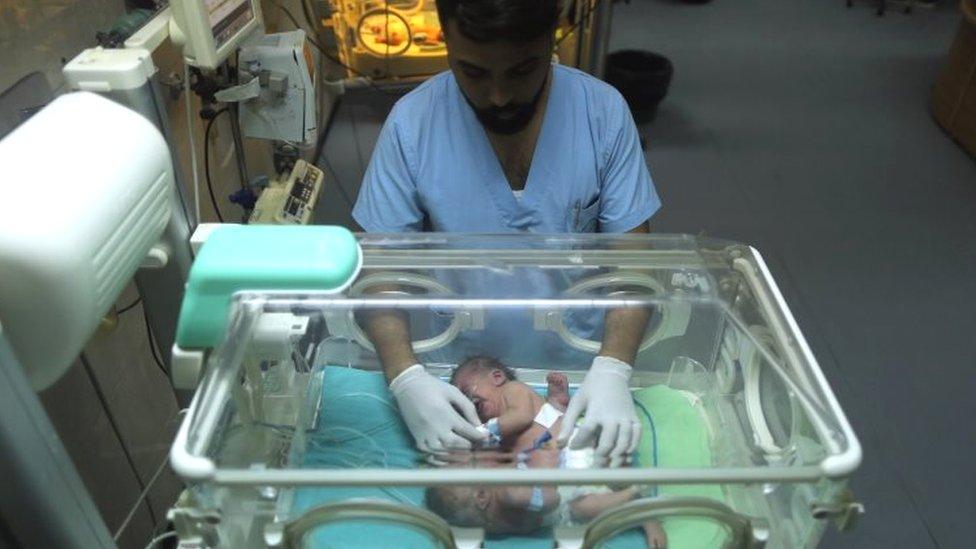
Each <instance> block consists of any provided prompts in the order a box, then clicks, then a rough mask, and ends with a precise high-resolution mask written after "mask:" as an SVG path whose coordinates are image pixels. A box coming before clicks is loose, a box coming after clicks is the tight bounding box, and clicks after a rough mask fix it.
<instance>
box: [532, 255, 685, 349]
mask: <svg viewBox="0 0 976 549" xmlns="http://www.w3.org/2000/svg"><path fill="white" fill-rule="evenodd" d="M665 293H666V292H665V288H664V285H663V284H661V282H659V281H658V280H657V279H656V278H655V277H653V276H651V275H649V274H646V273H641V272H627V271H616V272H613V273H608V274H603V275H598V276H594V277H591V278H587V279H584V280H582V281H580V282H578V283H576V284H574V285H573V286H571V287H570V288H569V289H567V290H566V291H565V292H564V293H563V295H564V296H565V297H574V298H575V297H591V298H597V299H605V298H617V299H626V298H644V299H646V298H653V297H655V296H659V295H664V294H665ZM647 308H650V309H652V314H651V316H650V318H649V320H648V324H647V327H646V328H645V329H644V336H643V338H642V343H641V345H640V350H642V351H643V350H645V349H647V348H649V347H650V346H651V345H653V344H654V343H656V342H657V341H659V340H660V339H662V338H663V337H665V336H668V335H678V333H680V332H681V331H682V330H683V329H684V327H685V325H687V320H688V316H689V311H686V310H685V309H686V308H680V307H676V306H675V305H674V304H669V305H667V306H656V305H649V306H648V307H647ZM677 309H681V310H677ZM605 315H606V309H590V310H586V311H576V310H573V309H564V310H561V311H557V314H556V315H555V317H554V319H555V322H554V323H553V325H551V326H549V328H550V329H552V330H553V331H555V332H557V333H559V335H560V337H561V338H562V339H563V340H564V341H565V342H566V343H568V344H569V345H571V346H572V347H575V348H577V349H580V350H583V351H588V352H597V351H598V350H599V349H600V340H601V338H602V329H603V320H604V316H605Z"/></svg>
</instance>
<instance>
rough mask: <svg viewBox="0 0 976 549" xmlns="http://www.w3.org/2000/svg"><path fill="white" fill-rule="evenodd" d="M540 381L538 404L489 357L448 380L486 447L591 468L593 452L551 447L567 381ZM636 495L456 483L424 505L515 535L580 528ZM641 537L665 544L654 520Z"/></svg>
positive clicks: (528, 459) (526, 460) (530, 461)
mask: <svg viewBox="0 0 976 549" xmlns="http://www.w3.org/2000/svg"><path fill="white" fill-rule="evenodd" d="M546 381H547V382H548V393H547V398H546V399H543V398H542V397H541V396H539V395H538V394H536V392H535V391H533V390H532V388H531V387H529V386H528V385H526V384H525V383H522V382H520V381H518V380H516V378H515V373H514V372H513V371H512V370H511V369H510V368H508V367H507V366H505V365H503V364H502V363H501V362H499V361H498V360H496V359H494V358H490V357H474V358H470V359H468V360H466V361H464V362H463V363H462V364H461V365H460V366H458V368H457V369H456V370H455V371H454V374H453V376H452V377H451V383H452V384H453V385H455V386H457V387H458V388H459V389H460V390H461V392H462V393H464V395H465V396H467V397H468V398H469V399H471V401H472V402H473V403H474V405H475V408H476V409H477V411H478V417H479V419H481V421H483V422H484V423H483V424H482V428H483V429H484V430H486V431H487V432H488V433H489V436H490V444H492V445H494V446H495V447H498V448H500V449H502V450H508V451H511V452H516V455H517V458H516V464H515V466H516V467H518V468H535V467H551V468H554V467H561V466H563V467H566V466H568V467H574V466H576V467H580V466H589V464H590V463H591V462H592V449H589V450H562V451H560V450H559V448H557V447H556V445H555V441H554V434H555V433H558V432H559V431H558V430H559V427H560V424H561V422H562V415H563V413H564V412H565V411H566V406H567V405H568V404H569V382H568V380H567V378H566V376H565V375H564V374H562V373H559V372H551V373H550V374H549V375H548V376H547V377H546ZM572 462H577V463H572ZM498 465H499V466H504V465H503V464H501V463H499V464H498ZM638 497H640V492H639V491H638V490H637V489H635V488H624V489H620V490H611V489H610V488H606V487H599V486H581V487H574V486H562V487H559V488H556V487H554V486H500V487H493V486H484V487H471V486H462V487H442V488H430V489H428V491H427V504H428V506H429V507H430V508H431V509H432V510H433V511H435V512H437V513H438V514H440V515H441V516H443V517H444V518H445V519H447V520H448V522H451V523H452V524H455V525H457V526H468V527H474V526H479V527H483V528H485V530H486V531H487V532H489V533H512V534H515V533H531V532H533V531H535V530H537V529H539V528H540V527H543V526H547V525H552V524H554V523H556V522H559V523H563V524H573V523H586V522H588V521H590V520H591V519H593V518H594V517H596V516H597V515H599V514H600V513H602V512H603V511H606V510H608V509H611V508H613V507H616V506H619V505H622V504H624V503H626V502H628V501H631V500H633V499H636V498H638ZM644 532H645V536H646V538H647V544H648V547H654V548H663V547H665V546H666V545H667V537H666V535H665V533H664V530H663V529H662V528H661V525H660V524H659V523H657V522H654V521H651V522H648V523H646V524H644Z"/></svg>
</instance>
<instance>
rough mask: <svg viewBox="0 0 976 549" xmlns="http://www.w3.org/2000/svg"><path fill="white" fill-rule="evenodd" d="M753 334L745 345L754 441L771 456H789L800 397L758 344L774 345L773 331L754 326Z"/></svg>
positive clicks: (779, 458) (777, 458) (743, 353)
mask: <svg viewBox="0 0 976 549" xmlns="http://www.w3.org/2000/svg"><path fill="white" fill-rule="evenodd" d="M750 334H751V336H752V337H751V338H743V342H742V347H741V349H742V351H741V356H742V366H743V368H744V370H745V372H744V376H745V394H744V397H745V404H746V414H747V417H748V419H749V423H750V424H751V426H752V429H753V437H754V441H755V443H756V445H757V446H758V447H759V448H760V449H761V450H762V451H763V453H764V454H765V455H766V458H767V460H770V461H782V460H784V459H787V458H788V457H789V455H788V454H789V453H790V451H791V445H792V439H793V436H794V435H795V430H796V422H797V420H798V417H797V409H796V399H795V398H794V396H793V393H792V391H790V390H789V388H788V387H787V386H786V384H785V383H784V382H783V380H782V379H780V378H779V376H778V374H777V373H776V372H775V371H774V369H773V368H771V367H769V364H768V362H767V360H766V358H765V357H764V356H763V353H762V352H760V350H759V349H758V347H757V345H762V346H764V347H765V348H766V349H774V348H775V347H774V345H773V344H774V339H773V336H772V334H771V333H770V332H769V330H768V329H766V328H765V327H763V326H753V327H751V328H750ZM774 358H777V357H776V356H775V355H774Z"/></svg>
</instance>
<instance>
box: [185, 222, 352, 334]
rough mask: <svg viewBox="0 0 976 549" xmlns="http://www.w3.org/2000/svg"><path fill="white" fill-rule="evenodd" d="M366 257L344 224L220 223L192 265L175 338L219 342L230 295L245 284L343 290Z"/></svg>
mask: <svg viewBox="0 0 976 549" xmlns="http://www.w3.org/2000/svg"><path fill="white" fill-rule="evenodd" d="M361 257H362V251H361V250H360V248H359V243H358V242H356V237H355V236H353V234H352V233H351V232H349V230H347V229H344V228H342V227H331V226H304V225H226V226H223V227H219V228H217V229H215V230H214V231H213V233H212V234H211V235H210V236H209V237H208V238H207V241H206V242H204V244H203V247H202V248H200V253H198V254H197V257H196V259H195V260H194V262H193V267H192V268H191V269H190V280H189V282H188V283H187V285H186V294H185V295H184V296H183V306H182V308H181V310H180V320H179V325H178V326H177V328H176V344H177V345H179V346H180V347H181V348H183V349H201V348H210V347H216V346H217V344H218V343H219V342H220V340H221V338H222V337H223V336H224V331H225V330H226V327H227V319H228V316H229V310H228V309H229V306H230V299H231V296H233V295H234V294H235V293H237V292H240V291H243V290H285V291H303V290H307V291H314V292H321V291H337V290H341V289H343V288H345V287H346V286H347V285H348V284H349V283H350V282H351V281H352V279H353V278H354V277H355V276H356V275H357V274H358V270H359V267H360V266H361V264H362V261H361Z"/></svg>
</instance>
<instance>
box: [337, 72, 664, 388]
mask: <svg viewBox="0 0 976 549" xmlns="http://www.w3.org/2000/svg"><path fill="white" fill-rule="evenodd" d="M660 207H661V201H660V200H659V199H658V196H657V192H656V191H655V189H654V185H653V183H652V182H651V177H650V174H649V173H648V170H647V165H646V163H645V161H644V154H643V152H642V151H641V148H640V140H639V138H638V135H637V128H636V127H635V125H634V121H633V118H632V117H631V114H630V110H629V109H628V107H627V104H626V102H625V101H624V99H623V97H621V96H620V94H619V93H618V92H617V90H616V89H614V88H613V87H611V86H610V85H608V84H606V83H604V82H602V81H600V80H598V79H596V78H593V77H592V76H589V75H588V74H586V73H583V72H580V71H578V70H575V69H572V68H569V67H564V66H561V65H554V66H553V73H552V87H551V89H550V91H549V99H548V104H547V106H546V111H545V117H544V119H543V122H542V129H541V131H540V134H539V138H538V142H537V144H536V149H535V153H534V156H533V158H532V165H531V168H530V170H529V175H528V178H527V180H526V184H525V189H524V192H523V194H522V196H521V198H516V197H515V195H514V194H513V192H512V189H511V187H510V185H509V184H508V180H507V179H506V178H505V174H504V172H503V170H502V167H501V164H500V163H499V161H498V158H497V156H496V155H495V152H494V150H493V149H492V147H491V143H490V142H489V141H488V137H487V135H486V134H485V130H484V128H483V127H482V126H481V123H480V122H478V119H477V118H476V116H475V114H474V111H473V110H472V109H471V107H470V106H469V105H468V103H467V101H465V99H464V97H463V95H462V94H461V90H460V89H459V88H458V85H457V82H456V81H455V79H454V76H453V74H452V73H450V72H445V73H442V74H439V75H437V76H435V77H433V78H431V79H430V80H428V81H427V82H425V83H424V84H422V85H421V86H419V87H418V88H417V89H415V90H413V91H412V92H410V93H409V94H407V95H406V96H404V97H403V98H402V99H400V100H399V101H398V102H397V104H396V105H395V106H394V107H393V110H392V112H391V113H390V115H389V117H388V118H387V120H386V123H385V124H384V126H383V130H382V131H381V133H380V137H379V140H378V142H377V144H376V148H375V150H374V151H373V157H372V159H371V160H370V163H369V167H368V168H367V170H366V175H365V178H364V181H363V185H362V188H361V190H360V192H359V198H358V200H357V202H356V206H355V208H354V209H353V217H354V218H355V219H356V221H357V222H358V223H359V224H360V225H361V226H362V227H363V228H364V229H366V230H367V231H369V232H390V233H398V232H409V231H439V232H467V233H511V232H532V233H567V232H626V231H629V230H631V229H633V228H635V227H637V226H638V225H640V224H641V223H643V222H644V221H646V220H647V219H649V218H650V217H651V216H652V215H653V214H654V212H656V211H657V210H658V209H659V208H660ZM591 274H592V273H591ZM435 275H436V276H437V278H438V279H440V280H441V281H442V282H444V283H445V284H446V285H447V286H448V287H450V288H452V290H454V291H455V292H457V293H458V294H461V295H468V296H472V297H506V298H516V297H524V298H534V297H556V296H557V295H558V294H559V293H560V292H561V291H562V290H564V289H565V288H566V287H568V286H569V285H570V284H572V282H573V280H570V278H576V275H574V274H573V273H567V272H565V271H563V272H560V273H551V272H550V273H547V272H542V271H539V270H530V271H528V272H512V273H505V272H488V271H484V272H481V271H478V272H472V271H466V272H464V273H456V272H454V273H452V272H439V273H435ZM583 275H584V273H582V272H581V273H579V276H583ZM553 277H555V278H556V279H554V278H553ZM590 313H591V314H577V315H574V318H567V319H566V320H567V324H568V325H569V326H570V327H571V329H572V331H573V332H575V333H577V334H578V335H582V336H584V337H588V338H591V339H595V340H599V339H601V338H602V318H603V314H602V311H590ZM447 321H448V318H440V319H437V318H435V319H432V321H431V322H430V325H429V326H428V330H425V331H426V332H428V333H424V334H418V333H414V334H413V336H414V339H420V338H422V337H430V336H431V335H433V334H434V333H439V332H440V331H441V330H442V329H443V328H444V327H445V326H446V323H447ZM415 332H416V330H415ZM528 334H533V335H532V337H527V335H528ZM473 354H490V355H492V356H495V357H497V358H499V359H501V360H502V361H503V362H506V363H508V364H510V365H513V366H528V365H531V364H530V363H534V362H538V361H540V360H541V361H546V362H547V363H548V365H549V366H551V367H555V366H558V367H559V368H561V369H576V368H585V367H586V366H587V365H588V363H589V358H590V357H588V356H586V355H585V354H583V353H580V352H578V351H575V350H572V349H569V348H567V347H566V345H565V344H564V343H562V342H561V341H560V340H558V338H557V337H556V336H555V334H552V333H540V332H536V331H535V330H534V329H533V323H532V318H531V310H510V311H500V310H495V311H491V312H490V313H489V314H488V318H487V319H486V326H485V329H484V330H482V331H475V332H471V333H465V334H462V336H461V337H459V338H458V339H457V340H456V341H455V342H454V343H453V344H452V345H451V346H450V348H449V349H443V350H442V351H440V352H437V353H435V354H434V355H432V356H429V357H424V358H426V359H427V360H437V361H443V362H453V361H458V360H461V359H462V358H463V357H464V356H470V355H473ZM422 360H423V359H422Z"/></svg>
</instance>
